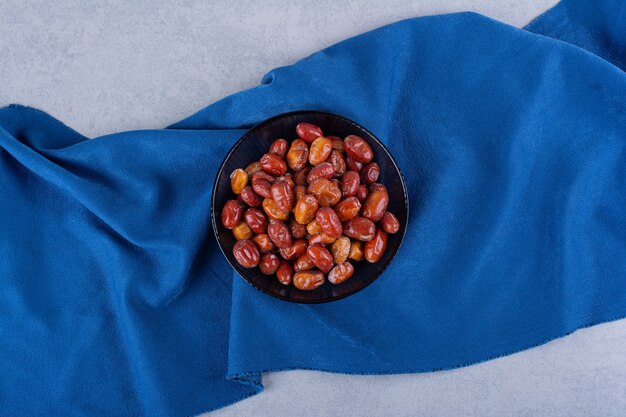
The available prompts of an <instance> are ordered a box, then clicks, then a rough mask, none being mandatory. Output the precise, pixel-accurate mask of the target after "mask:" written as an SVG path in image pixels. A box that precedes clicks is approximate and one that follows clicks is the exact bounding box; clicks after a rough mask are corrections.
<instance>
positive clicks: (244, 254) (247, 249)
mask: <svg viewBox="0 0 626 417" xmlns="http://www.w3.org/2000/svg"><path fill="white" fill-rule="evenodd" d="M233 255H234V256H235V259H236V260H237V263H239V265H241V266H242V267H244V268H254V267H255V266H257V265H258V264H259V259H260V255H259V250H258V249H257V247H256V246H255V245H254V243H252V241H251V240H247V239H244V240H238V241H237V243H235V246H233Z"/></svg>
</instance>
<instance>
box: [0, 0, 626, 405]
mask: <svg viewBox="0 0 626 417" xmlns="http://www.w3.org/2000/svg"><path fill="white" fill-rule="evenodd" d="M591 4H593V5H591ZM625 27H626V7H625V6H624V3H623V2H621V1H617V0H615V1H604V2H593V3H590V2H585V1H580V0H569V1H565V2H563V3H560V4H559V5H557V6H556V7H555V8H554V9H552V10H551V11H549V12H548V13H547V14H545V15H544V16H542V17H540V18H538V19H537V20H535V21H534V22H533V23H532V24H531V25H530V26H529V28H528V29H529V30H521V29H517V28H514V27H511V26H508V25H505V24H502V23H499V22H497V21H494V20H491V19H488V18H485V17H483V16H480V15H477V14H472V13H461V14H452V15H443V16H432V17H424V18H418V19H410V20H406V21H402V22H399V23H395V24H392V25H389V26H386V27H383V28H380V29H377V30H374V31H371V32H368V33H366V34H363V35H360V36H357V37H355V38H352V39H349V40H346V41H344V42H341V43H339V44H337V45H334V46H332V47H330V48H327V49H325V50H323V51H321V52H318V53H316V54H313V55H312V56H310V57H308V58H305V59H303V60H301V61H299V62H297V63H296V64H294V65H291V66H288V67H283V68H278V69H275V70H273V71H271V72H270V73H268V74H267V75H266V76H265V77H263V80H262V83H261V84H260V85H259V86H258V87H256V88H253V89H251V90H247V91H243V92H241V93H238V94H235V95H232V96H230V97H227V98H225V99H223V100H221V101H219V102H217V103H215V104H212V105H210V106H209V107H207V108H205V109H202V110H201V111H199V112H198V113H196V114H194V115H192V116H191V117H189V118H187V119H185V120H182V121H181V122H179V123H176V124H174V125H173V126H170V127H169V128H167V129H163V130H150V131H146V130H144V131H132V132H123V133H119V134H114V135H107V136H103V137H99V138H94V139H91V140H88V139H87V138H86V137H84V136H82V135H81V134H79V133H77V132H75V131H73V130H71V129H70V128H68V127H67V126H65V125H63V124H62V123H60V122H59V121H57V120H55V119H54V118H52V117H50V116H48V115H47V114H45V113H42V112H40V111H38V110H34V109H31V108H26V107H22V106H9V107H6V108H3V109H0V376H1V377H0V415H7V416H9V415H10V416H32V415H63V416H139V415H145V416H191V415H196V414H199V413H202V412H205V411H208V410H212V409H215V408H219V407H223V406H225V405H227V404H230V403H232V402H235V401H238V400H241V399H243V398H245V397H247V396H250V395H253V394H256V393H258V392H260V391H261V390H262V385H261V374H262V373H263V372H267V371H273V370H286V369H295V368H300V369H318V370H324V371H330V372H343V373H350V374H382V373H407V372H423V371H433V370H439V369H449V368H454V367H459V366H464V365H469V364H472V363H476V362H480V361H484V360H488V359H491V358H495V357H498V356H502V355H506V354H510V353H513V352H517V351H519V350H522V349H526V348H529V347H532V346H535V345H538V344H541V343H545V342H547V341H549V340H551V339H554V338H556V337H561V336H563V335H566V334H568V333H570V332H573V331H575V330H576V329H578V328H581V327H585V326H590V325H593V324H596V323H601V322H605V321H608V320H615V319H619V318H623V317H624V316H626V75H625V74H624V71H623V69H624V64H625V62H626V61H625V53H624V51H625V45H624V43H625V42H626V37H625V36H623V35H624V28H625ZM299 109H316V110H324V111H329V112H333V113H337V114H340V115H343V116H346V117H348V118H350V119H353V120H355V121H356V122H358V123H359V124H362V125H363V126H365V127H366V128H367V129H368V130H370V131H372V132H373V133H374V134H375V135H377V137H379V138H380V139H381V140H382V141H383V142H384V143H385V144H386V146H387V147H388V148H389V149H390V151H391V152H392V154H393V155H394V156H395V157H396V159H397V161H398V164H399V166H400V169H401V170H402V171H403V173H404V175H405V177H406V181H407V186H408V190H409V197H410V200H411V201H410V205H411V215H410V224H409V227H408V231H407V236H406V238H405V242H404V244H403V246H402V248H401V249H400V252H399V253H398V255H397V256H396V258H395V260H394V261H393V262H392V263H391V265H390V266H389V268H388V269H387V270H386V271H385V273H384V274H383V275H382V276H381V277H380V278H379V279H378V280H377V281H376V282H375V283H374V284H372V285H371V286H369V287H367V288H366V289H364V290H363V291H361V292H359V293H357V294H355V295H353V296H351V297H348V298H346V299H343V300H341V301H338V302H334V303H329V304H323V305H298V304H291V303H286V302H283V301H280V300H277V299H274V298H271V297H269V296H267V295H265V294H262V293H260V292H257V291H256V290H254V289H253V288H252V287H250V286H249V285H248V284H247V283H245V282H244V281H243V279H241V278H240V277H238V276H236V275H234V274H233V272H232V269H231V268H230V267H229V265H228V263H227V262H226V260H225V259H224V258H223V256H222V255H221V253H220V251H219V250H218V248H217V243H216V241H215V239H214V237H213V235H212V232H211V230H210V223H209V215H210V197H211V188H212V184H213V179H214V177H215V175H216V170H217V167H218V165H219V163H220V162H221V160H222V159H223V157H224V156H225V155H226V153H227V152H228V150H229V148H230V147H231V146H232V145H233V144H234V142H235V141H236V140H237V139H238V138H239V137H240V136H241V135H242V134H243V133H244V132H245V131H246V129H248V128H250V127H251V126H253V125H255V124H256V123H259V122H261V121H263V120H264V119H266V118H269V117H271V116H273V115H276V114H279V113H283V112H288V111H293V110H299Z"/></svg>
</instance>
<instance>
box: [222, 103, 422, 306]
mask: <svg viewBox="0 0 626 417" xmlns="http://www.w3.org/2000/svg"><path fill="white" fill-rule="evenodd" d="M307 114H320V115H324V116H330V117H334V118H337V119H342V120H343V121H344V122H347V123H348V124H351V125H353V126H354V127H355V128H356V129H358V130H362V131H364V132H367V133H368V134H369V135H370V137H372V138H373V139H374V141H376V142H377V144H378V145H380V147H381V148H382V149H383V150H384V151H385V153H386V154H387V156H389V159H390V161H391V163H392V164H393V166H394V168H395V169H396V170H397V172H398V174H399V175H400V184H401V185H402V191H403V193H404V205H405V207H406V223H405V225H404V228H403V230H402V234H401V235H400V236H399V237H400V241H399V242H398V245H397V247H396V248H395V249H394V250H393V253H392V254H391V256H390V257H389V259H388V260H387V261H386V262H385V263H384V264H383V265H381V267H380V268H379V270H378V271H377V272H376V274H375V275H374V276H373V277H372V278H371V279H370V280H369V281H367V282H365V284H364V285H362V286H360V287H356V288H355V289H354V290H352V291H348V292H346V293H344V294H341V295H338V296H336V297H332V298H327V299H319V300H295V299H293V298H289V297H286V296H283V295H280V294H275V293H273V292H270V291H267V290H266V289H264V288H261V287H259V286H257V285H255V284H254V283H253V282H252V281H250V280H249V279H248V278H247V277H246V275H245V273H244V271H246V270H247V269H245V268H243V267H240V266H239V265H238V264H236V263H233V262H231V259H230V258H229V256H228V254H227V253H226V252H225V248H224V246H225V245H224V243H223V242H222V240H221V239H220V234H219V231H218V226H217V221H218V220H217V217H218V215H217V213H216V207H215V191H216V189H217V186H218V182H219V181H218V180H219V178H220V176H221V174H222V173H223V170H224V165H225V164H226V161H227V160H228V159H229V158H230V156H231V155H232V154H233V152H235V150H236V149H237V148H238V147H239V145H240V144H241V143H242V142H243V141H244V140H246V139H247V138H248V137H249V136H251V135H252V134H253V133H254V132H255V131H256V130H258V129H260V128H262V127H264V126H265V125H268V124H270V123H272V122H274V121H276V120H277V119H282V118H284V117H289V116H301V115H307ZM409 214H410V210H409V191H408V189H407V187H406V181H405V179H404V174H403V173H402V171H401V170H400V166H399V165H398V163H397V162H396V160H395V159H394V157H393V155H392V154H391V152H389V149H387V147H386V146H385V144H384V143H383V142H382V141H381V140H380V139H378V137H376V135H374V134H373V133H372V132H370V131H369V130H368V129H366V128H364V127H363V126H361V125H360V124H358V123H356V122H354V121H352V120H350V119H348V118H346V117H344V116H340V115H338V114H335V113H330V112H326V111H321V110H296V111H290V112H286V113H280V114H277V115H274V116H272V117H270V118H268V119H265V120H263V121H261V122H259V123H257V124H256V125H254V126H253V127H251V128H249V129H248V130H247V131H246V132H245V133H244V134H243V135H242V136H241V137H240V138H239V139H238V140H237V141H236V142H235V143H234V144H233V146H232V147H231V148H230V150H229V151H228V153H227V154H226V155H225V156H224V158H223V159H222V162H221V163H220V165H219V167H218V168H217V171H216V174H215V179H214V181H213V189H212V191H211V224H212V228H213V234H214V235H215V239H216V240H217V246H218V247H219V248H220V251H221V252H222V255H224V258H226V261H227V262H228V264H229V265H230V266H231V268H233V269H234V270H235V272H236V273H237V275H239V276H240V277H241V278H242V279H243V280H244V281H246V282H247V283H248V285H250V286H252V287H253V288H255V289H256V290H258V291H261V292H263V293H265V294H268V295H270V296H272V297H274V298H278V299H280V300H284V301H289V302H291V303H296V304H322V303H329V302H333V301H338V300H341V299H343V298H346V297H348V296H351V295H353V294H356V293H357V292H359V291H361V290H363V289H364V288H366V287H368V286H369V285H371V284H372V283H373V282H374V281H376V280H377V279H378V278H379V277H380V276H381V275H382V274H383V272H385V270H386V269H387V267H388V266H389V264H391V262H392V261H393V260H394V259H395V257H396V255H397V254H398V251H399V250H400V247H401V246H402V243H403V242H404V238H405V236H406V231H407V229H408V225H409Z"/></svg>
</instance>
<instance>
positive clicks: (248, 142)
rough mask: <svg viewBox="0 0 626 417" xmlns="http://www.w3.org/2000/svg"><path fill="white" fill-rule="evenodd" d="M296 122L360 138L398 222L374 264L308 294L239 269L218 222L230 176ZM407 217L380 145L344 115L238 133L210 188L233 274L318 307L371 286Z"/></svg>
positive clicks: (277, 122)
mask: <svg viewBox="0 0 626 417" xmlns="http://www.w3.org/2000/svg"><path fill="white" fill-rule="evenodd" d="M301 122H308V123H313V124H316V125H318V126H320V127H321V128H322V130H323V131H324V133H325V134H327V135H334V136H339V137H342V138H343V137H346V136H348V135H358V136H361V137H362V138H363V139H365V140H366V141H367V142H368V143H369V145H370V146H371V147H372V150H373V151H374V161H375V162H377V163H378V165H379V166H380V179H379V182H381V183H382V184H384V185H385V186H386V187H387V190H388V192H389V208H388V210H389V211H391V212H392V213H393V214H395V215H396V217H397V218H398V220H399V221H400V230H399V231H398V232H397V233H395V234H393V235H389V237H388V240H387V250H386V251H385V253H384V255H383V257H382V258H381V259H380V260H379V261H378V262H376V263H369V262H367V261H365V260H363V261H361V262H354V263H353V265H354V269H355V271H354V275H353V276H352V278H350V279H349V280H348V281H346V282H344V283H343V284H339V285H333V284H331V283H330V282H328V281H327V282H326V283H325V284H324V285H322V286H321V287H319V288H317V289H315V290H313V291H301V290H298V289H297V288H295V287H294V286H293V285H289V286H284V285H282V284H280V283H279V282H278V280H277V279H276V277H275V276H267V275H263V274H262V273H261V271H260V270H259V269H258V268H252V269H246V268H243V267H242V266H240V265H239V264H238V263H237V261H236V260H235V257H234V256H233V253H232V249H233V246H234V244H235V242H236V240H235V238H234V237H233V234H232V231H231V230H229V229H226V228H225V227H224V226H223V225H222V222H221V212H222V208H223V207H224V204H225V203H226V201H227V200H229V199H233V198H235V194H233V192H232V191H231V189H230V173H231V172H232V171H234V170H235V169H237V168H245V167H246V166H248V165H249V164H250V163H252V162H254V161H258V160H259V159H260V158H261V156H262V155H263V154H264V153H266V152H267V151H268V149H269V147H270V145H271V144H272V142H273V141H274V140H275V139H277V138H285V139H287V141H291V140H293V139H294V138H296V125H297V124H298V123H301ZM408 213H409V200H408V195H407V191H406V186H405V183H404V178H403V177H402V174H401V173H400V169H399V168H398V165H397V164H396V162H395V161H394V160H393V158H392V156H391V155H390V154H389V152H388V151H387V149H386V148H385V146H383V144H382V143H381V142H380V141H379V140H378V139H376V137H374V135H372V134H371V133H370V132H368V131H367V130H365V129H364V128H363V127H361V126H359V125H358V124H356V123H354V122H352V121H350V120H348V119H346V118H344V117H341V116H337V115H334V114H330V113H324V112H319V111H297V112H292V113H285V114H281V115H278V116H275V117H272V118H271V119H268V120H266V121H264V122H262V123H261V124H259V125H257V126H255V127H254V128H252V129H250V130H249V131H248V132H247V133H246V134H245V135H243V137H242V138H241V139H239V140H238V141H237V143H235V145H234V146H233V148H232V149H231V150H230V152H229V153H228V155H226V158H224V161H223V162H222V165H221V166H220V168H219V171H218V173H217V178H216V179H215V185H214V186H213V201H212V208H211V217H212V222H213V230H214V232H215V237H216V238H217V241H218V243H219V246H220V249H221V250H222V252H223V253H224V256H225V257H226V259H228V262H229V263H230V264H231V266H232V267H233V268H234V269H235V270H236V271H237V272H238V273H239V275H241V276H242V277H243V278H244V279H245V280H246V281H248V282H249V283H250V284H251V285H252V286H253V287H255V288H257V289H259V290H261V291H263V292H264V293H267V294H270V295H273V296H274V297H278V298H280V299H282V300H287V301H293V302H297V303H323V302H328V301H334V300H339V299H340V298H343V297H347V296H348V295H351V294H354V293H356V292H357V291H359V290H361V289H363V288H365V287H366V286H368V285H369V284H371V283H372V282H373V281H374V280H375V279H376V278H378V276H379V275H380V274H381V273H382V272H383V271H384V270H385V268H386V267H387V265H389V263H390V262H391V261H392V260H393V258H394V256H395V255H396V253H397V252H398V249H399V248H400V245H401V244H402V239H403V238H404V234H405V232H406V226H407V222H408Z"/></svg>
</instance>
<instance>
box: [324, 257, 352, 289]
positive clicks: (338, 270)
mask: <svg viewBox="0 0 626 417" xmlns="http://www.w3.org/2000/svg"><path fill="white" fill-rule="evenodd" d="M353 274H354V266H352V264H351V263H350V262H341V263H340V264H338V265H336V266H335V267H334V268H333V269H331V271H330V272H329V273H328V281H329V282H330V283H331V284H335V285H337V284H342V283H344V282H346V281H347V280H349V279H350V278H351V277H352V275H353Z"/></svg>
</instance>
